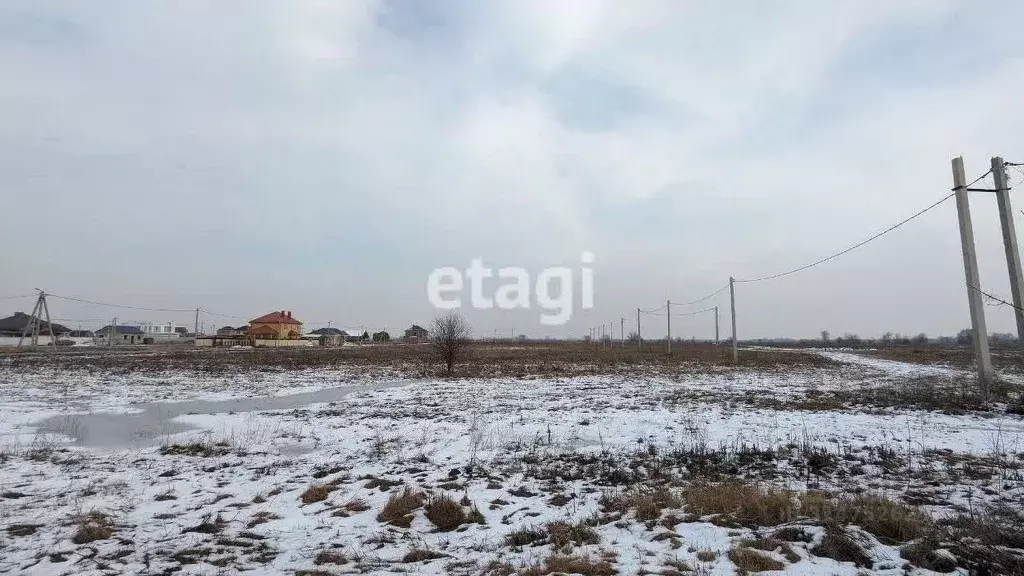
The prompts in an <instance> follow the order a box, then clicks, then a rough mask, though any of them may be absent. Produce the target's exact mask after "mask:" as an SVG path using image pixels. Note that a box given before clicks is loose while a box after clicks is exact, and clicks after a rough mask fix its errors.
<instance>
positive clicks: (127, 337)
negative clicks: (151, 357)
mask: <svg viewBox="0 0 1024 576" xmlns="http://www.w3.org/2000/svg"><path fill="white" fill-rule="evenodd" d="M145 335H146V334H145V332H143V331H142V329H141V328H139V327H138V326H124V325H117V326H110V325H107V326H104V327H103V328H100V329H99V330H97V331H96V334H95V337H96V343H97V344H98V345H101V346H122V345H126V344H142V342H143V339H144V338H145Z"/></svg>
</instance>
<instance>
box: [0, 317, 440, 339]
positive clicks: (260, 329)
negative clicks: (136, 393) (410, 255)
mask: <svg viewBox="0 0 1024 576" xmlns="http://www.w3.org/2000/svg"><path fill="white" fill-rule="evenodd" d="M31 321H32V317H31V316H30V315H28V314H25V313H24V312H15V313H14V315H12V316H8V317H7V318H0V336H21V335H22V334H23V333H24V332H25V331H26V329H27V328H28V327H29V326H30V324H31ZM40 323H41V327H40V334H43V335H46V336H49V335H50V330H51V326H50V325H49V324H48V323H47V322H45V321H41V322H40ZM52 330H53V334H54V335H55V336H56V337H57V338H58V339H70V338H92V339H93V340H94V341H95V343H96V344H99V345H110V344H118V345H120V344H158V343H165V342H173V341H181V340H182V339H183V338H190V339H194V342H195V344H196V345H197V346H232V345H250V346H309V345H321V346H340V345H342V344H345V343H361V342H378V343H382V342H390V341H391V340H392V337H391V335H390V334H389V333H388V332H387V331H385V330H382V331H380V332H374V333H372V334H371V333H369V332H367V331H365V330H343V329H339V328H332V327H327V328H319V329H316V330H313V331H311V332H309V333H308V334H303V332H302V322H301V321H299V320H298V319H297V318H295V317H294V316H292V313H291V311H290V310H275V311H274V312H270V313H268V314H264V315H263V316H260V317H259V318H256V319H254V320H250V321H249V324H248V325H246V326H238V327H232V326H223V327H221V328H219V329H218V330H217V332H216V334H213V335H208V336H207V335H195V334H191V333H190V332H189V331H188V329H187V328H185V327H183V326H176V325H174V324H173V323H170V322H168V323H162V324H161V323H151V322H143V323H139V324H133V325H123V324H119V325H107V326H104V327H102V328H100V329H99V330H95V331H91V330H71V329H70V328H68V327H66V326H62V325H60V324H57V323H56V322H54V323H53V325H52ZM428 337H429V333H428V331H427V330H426V329H425V328H423V327H422V326H419V325H416V324H413V325H412V326H411V327H410V328H408V329H406V330H405V334H404V336H403V339H404V340H405V341H407V342H420V341H424V340H426V339H427V338H428Z"/></svg>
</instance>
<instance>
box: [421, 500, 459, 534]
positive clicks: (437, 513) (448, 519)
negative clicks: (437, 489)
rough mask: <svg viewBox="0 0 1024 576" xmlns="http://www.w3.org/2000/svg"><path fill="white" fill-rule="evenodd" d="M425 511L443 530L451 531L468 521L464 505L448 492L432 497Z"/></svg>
mask: <svg viewBox="0 0 1024 576" xmlns="http://www.w3.org/2000/svg"><path fill="white" fill-rule="evenodd" d="M425 511H426V516H427V520H430V522H431V524H433V525H434V526H436V527H437V529H438V530H439V531H441V532H451V531H452V530H455V529H456V528H458V527H459V526H462V525H463V524H465V523H466V512H465V511H464V510H463V509H462V506H461V505H460V504H459V503H458V502H456V501H455V500H452V498H451V497H449V496H448V495H446V494H441V495H440V496H435V497H433V498H431V499H430V500H429V501H428V502H427V505H426V508H425Z"/></svg>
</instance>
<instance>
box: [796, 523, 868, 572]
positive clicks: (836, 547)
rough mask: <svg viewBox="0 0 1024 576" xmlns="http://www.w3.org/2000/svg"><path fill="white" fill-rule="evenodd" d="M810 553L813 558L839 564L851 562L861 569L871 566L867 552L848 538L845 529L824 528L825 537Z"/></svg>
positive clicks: (830, 526)
mask: <svg viewBox="0 0 1024 576" xmlns="http://www.w3.org/2000/svg"><path fill="white" fill-rule="evenodd" d="M810 552H811V554H814V555H815V556H822V557H824V558H831V559H833V560H837V561H839V562H853V563H854V564H855V565H857V566H859V567H862V568H869V567H871V564H872V562H871V556H870V555H869V554H868V552H867V550H865V549H864V547H863V546H861V545H860V544H858V543H857V542H856V541H855V540H854V539H853V538H850V535H849V534H847V532H846V529H845V528H842V527H840V526H835V525H827V526H826V527H825V537H824V538H822V540H821V543H820V544H818V545H817V546H815V547H814V548H812V549H811V550H810Z"/></svg>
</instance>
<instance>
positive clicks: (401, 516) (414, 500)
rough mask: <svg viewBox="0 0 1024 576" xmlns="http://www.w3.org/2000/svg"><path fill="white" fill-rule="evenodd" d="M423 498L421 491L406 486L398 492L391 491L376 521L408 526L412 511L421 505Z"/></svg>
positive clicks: (424, 498)
mask: <svg viewBox="0 0 1024 576" xmlns="http://www.w3.org/2000/svg"><path fill="white" fill-rule="evenodd" d="M425 500H426V497H425V496H424V495H423V493H422V492H419V491H417V490H413V489H412V488H410V487H408V486H406V487H405V488H403V489H402V490H401V491H400V492H392V493H391V496H389V497H388V501H387V503H386V504H384V508H382V509H381V511H380V513H379V514H377V521H378V522H385V523H388V524H391V525H393V526H399V527H403V528H408V527H409V524H410V523H411V522H412V512H413V511H414V510H416V509H417V508H420V507H422V506H423V502H424V501H425Z"/></svg>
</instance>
